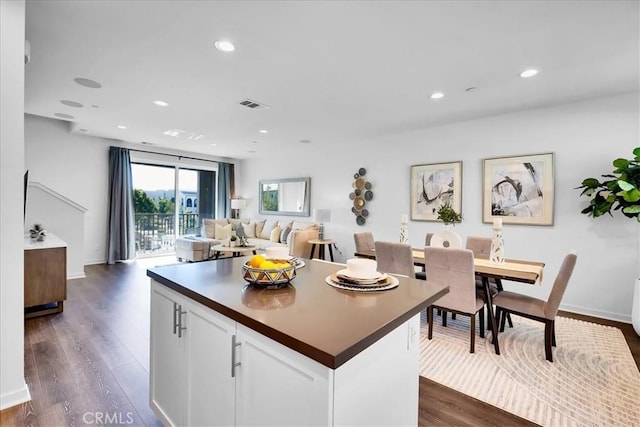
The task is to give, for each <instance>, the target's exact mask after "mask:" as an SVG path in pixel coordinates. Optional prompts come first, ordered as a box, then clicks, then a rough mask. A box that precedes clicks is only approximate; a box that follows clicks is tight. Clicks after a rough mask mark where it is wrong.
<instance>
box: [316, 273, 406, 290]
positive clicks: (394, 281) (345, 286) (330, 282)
mask: <svg viewBox="0 0 640 427" xmlns="http://www.w3.org/2000/svg"><path fill="white" fill-rule="evenodd" d="M324 280H325V282H327V284H328V285H331V286H333V287H334V288H338V289H344V290H345V291H356V292H378V291H386V290H388V289H393V288H395V287H396V286H398V284H399V283H400V282H399V281H398V279H397V278H395V277H393V276H389V284H388V285H384V286H357V285H354V286H352V285H348V284H346V283H338V282H336V281H334V280H332V279H331V276H327V277H326V278H325V279H324Z"/></svg>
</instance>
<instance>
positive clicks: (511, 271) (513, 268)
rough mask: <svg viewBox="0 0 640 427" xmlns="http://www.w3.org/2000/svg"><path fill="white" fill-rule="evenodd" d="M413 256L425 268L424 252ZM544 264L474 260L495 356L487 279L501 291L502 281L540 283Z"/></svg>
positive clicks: (367, 254) (366, 254)
mask: <svg viewBox="0 0 640 427" xmlns="http://www.w3.org/2000/svg"><path fill="white" fill-rule="evenodd" d="M411 252H412V255H413V264H414V265H416V266H419V267H423V268H424V266H425V262H424V250H423V249H419V248H414V249H412V250H411ZM354 255H355V256H356V257H361V258H369V259H376V251H375V250H374V249H373V250H361V251H356V252H355V253H354ZM543 269H544V263H543V262H538V261H527V260H517V259H507V260H505V262H504V263H501V264H498V263H493V262H491V261H490V260H489V259H487V258H474V270H475V274H476V276H478V277H480V278H481V279H482V285H483V287H484V296H485V303H486V304H487V310H488V311H489V323H490V326H491V332H492V333H493V337H492V339H493V346H494V350H495V352H496V354H500V344H499V343H498V322H497V320H496V319H495V317H494V316H495V315H494V312H493V300H492V297H491V292H490V289H489V279H493V280H494V281H495V283H496V285H497V287H498V290H499V291H501V290H502V289H503V287H502V280H510V281H512V282H520V283H527V284H531V285H533V284H536V283H538V284H540V283H542V272H543Z"/></svg>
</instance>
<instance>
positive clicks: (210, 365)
mask: <svg viewBox="0 0 640 427" xmlns="http://www.w3.org/2000/svg"><path fill="white" fill-rule="evenodd" d="M332 372H333V370H331V369H329V368H327V367H325V366H323V365H321V364H319V363H317V362H315V361H314V360H312V359H309V358H308V357H306V356H303V355H301V354H299V353H297V352H295V351H293V350H291V349H289V348H287V347H285V346H283V345H281V344H279V343H276V342H275V341H273V340H271V339H270V338H267V337H265V336H264V335H261V334H259V333H257V332H254V331H252V330H251V329H248V328H246V327H244V326H243V325H240V324H237V323H236V322H235V321H233V320H231V319H229V318H227V317H225V316H222V315H221V314H219V313H217V312H215V311H213V310H211V309H208V308H206V307H204V306H203V305H201V304H199V303H197V302H194V301H192V300H190V299H188V298H186V297H184V296H182V295H180V294H178V293H177V292H174V291H172V290H170V289H168V288H166V287H165V286H162V285H159V284H157V283H155V282H153V281H152V286H151V373H150V405H151V407H152V409H153V410H154V412H155V413H156V415H158V417H159V418H160V419H161V420H162V422H163V423H164V424H165V425H178V426H182V425H189V426H191V425H194V426H195V425H206V426H215V425H220V426H231V425H242V426H244V425H271V426H275V425H278V426H283V425H296V426H303V425H329V424H331V423H332V420H331V414H332V399H331V397H330V391H331V390H332V389H333V387H332V384H333V383H332V381H333V375H332Z"/></svg>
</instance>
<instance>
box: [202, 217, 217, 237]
mask: <svg viewBox="0 0 640 427" xmlns="http://www.w3.org/2000/svg"><path fill="white" fill-rule="evenodd" d="M200 234H201V235H202V236H204V237H206V238H207V239H214V238H215V237H216V222H215V220H214V219H203V220H202V229H201V230H200Z"/></svg>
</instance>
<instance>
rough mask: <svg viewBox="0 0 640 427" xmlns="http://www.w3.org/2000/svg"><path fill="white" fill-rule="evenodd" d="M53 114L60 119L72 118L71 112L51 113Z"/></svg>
mask: <svg viewBox="0 0 640 427" xmlns="http://www.w3.org/2000/svg"><path fill="white" fill-rule="evenodd" d="M53 115H54V116H56V117H60V118H61V119H69V120H73V118H74V117H73V116H72V115H71V114H66V113H53Z"/></svg>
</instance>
